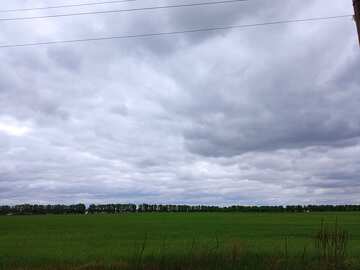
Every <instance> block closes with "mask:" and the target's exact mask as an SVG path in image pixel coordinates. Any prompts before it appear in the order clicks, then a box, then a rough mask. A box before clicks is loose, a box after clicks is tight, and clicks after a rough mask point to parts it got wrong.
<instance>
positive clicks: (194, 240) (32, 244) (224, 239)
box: [0, 213, 360, 269]
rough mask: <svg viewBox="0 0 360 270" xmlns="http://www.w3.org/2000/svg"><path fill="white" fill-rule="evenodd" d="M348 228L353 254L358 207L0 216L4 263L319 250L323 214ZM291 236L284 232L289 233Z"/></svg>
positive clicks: (359, 227)
mask: <svg viewBox="0 0 360 270" xmlns="http://www.w3.org/2000/svg"><path fill="white" fill-rule="evenodd" d="M322 219H323V220H324V221H325V222H326V223H329V224H331V223H334V222H335V221H336V219H338V223H339V224H340V226H341V227H342V228H344V229H346V230H347V231H348V232H349V234H350V242H349V252H348V254H349V255H350V256H351V257H356V256H357V255H360V214H359V213H298V214H286V213H279V214H275V213H269V214H260V213H249V214H247V213H189V214H187V213H176V214H175V213H162V214H160V213H146V214H144V213H143V214H126V215H88V216H50V215H49V216H2V217H0V262H1V264H0V266H2V267H3V269H9V266H10V265H18V266H34V267H35V266H44V265H56V264H58V265H60V264H61V265H64V264H79V265H81V264H87V263H94V262H98V263H116V262H118V261H121V260H123V259H127V258H130V257H131V256H134V254H135V253H136V252H137V251H138V250H139V249H143V253H144V256H148V255H156V254H164V253H166V254H167V255H169V256H171V255H174V256H175V255H176V256H178V255H179V254H180V255H181V254H185V253H187V252H189V250H190V249H201V248H208V249H211V248H215V247H216V249H225V248H226V247H229V246H231V245H233V244H234V243H236V245H237V246H238V247H240V248H241V249H246V250H247V251H251V252H254V253H256V254H263V255H266V254H267V255H271V254H278V253H282V252H284V249H285V246H287V252H289V253H290V254H291V255H300V254H302V253H303V252H304V247H306V252H308V253H310V254H311V253H312V252H315V251H314V244H313V239H312V238H313V236H314V234H315V233H316V232H317V231H318V229H319V227H320V224H321V220H322ZM286 239H287V240H286Z"/></svg>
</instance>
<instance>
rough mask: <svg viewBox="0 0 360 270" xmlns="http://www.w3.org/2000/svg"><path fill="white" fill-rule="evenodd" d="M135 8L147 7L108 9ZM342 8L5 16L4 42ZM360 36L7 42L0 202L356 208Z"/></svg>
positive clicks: (250, 32)
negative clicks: (35, 44) (13, 45)
mask: <svg viewBox="0 0 360 270" xmlns="http://www.w3.org/2000/svg"><path fill="white" fill-rule="evenodd" d="M177 2H179V3H180V2H181V1H177ZM49 3H50V2H47V1H41V3H39V1H21V0H18V1H13V2H11V3H6V4H4V6H3V7H2V8H3V9H6V8H13V7H21V6H41V5H44V6H45V5H48V4H49ZM166 4H168V2H167V1H159V2H157V3H156V5H166ZM143 5H144V6H151V5H155V4H153V3H151V4H148V3H146V4H144V3H142V2H137V3H128V4H122V5H116V7H120V6H121V7H124V8H125V7H132V6H143ZM110 8H114V6H111V7H109V9H110ZM351 8H352V7H351V3H350V1H349V3H344V2H339V1H327V2H326V9H324V0H318V1H313V2H311V3H309V2H307V3H305V2H303V1H297V0H293V1H286V3H284V1H278V0H276V1H275V0H274V1H271V3H270V2H267V1H265V2H261V3H260V2H257V1H251V2H250V1H249V2H246V3H241V4H240V3H239V4H228V5H219V6H213V7H204V8H186V9H185V8H184V9H173V10H161V11H153V12H137V13H129V14H113V15H109V16H104V15H99V16H83V17H76V18H75V17H74V18H62V19H49V20H34V21H28V22H25V21H23V22H16V23H15V22H13V23H10V22H6V23H5V22H2V23H1V25H0V27H1V30H2V31H0V41H1V43H6V44H8V43H16V42H29V41H47V40H62V39H64V40H66V39H77V38H87V37H97V36H111V35H123V34H141V33H150V32H164V31H178V30H186V29H192V28H198V27H208V26H222V25H230V24H231V25H237V24H245V23H258V22H265V21H272V20H279V19H289V18H305V17H317V16H328V15H337V14H345V13H346V14H348V13H349V12H351ZM93 9H94V7H93V8H87V9H86V10H93ZM99 9H104V10H106V9H107V8H106V7H101V8H100V7H99ZM73 11H74V12H75V10H73ZM79 11H85V9H80V10H79ZM51 12H52V13H56V12H58V13H65V12H68V10H58V11H56V12H55V11H51ZM31 14H44V15H45V14H47V13H46V11H43V12H40V13H37V12H33V13H29V15H31ZM7 15H9V17H10V16H12V15H13V16H15V14H12V15H11V14H7ZM4 16H5V15H4ZM334 37H336V38H334ZM356 42H357V41H356V36H355V32H354V25H353V22H352V21H351V20H350V19H349V20H348V21H346V20H339V21H333V22H324V23H320V22H318V23H302V24H293V25H279V26H272V27H258V28H254V29H246V30H244V31H235V30H228V31H221V32H209V33H204V34H189V35H178V36H172V37H157V38H140V39H133V40H114V41H111V42H110V41H107V42H91V43H81V44H61V45H54V46H40V47H34V48H17V49H2V50H1V51H0V60H1V63H2V64H1V65H0V204H3V203H10V204H14V203H23V202H41V203H76V202H79V201H83V202H86V203H90V202H136V203H142V202H154V203H191V204H197V203H204V204H221V205H224V204H235V203H241V204H286V203H360V201H359V197H358V194H359V191H360V190H359V180H360V179H359V178H358V176H359V171H358V169H357V168H358V167H359V166H358V165H359V162H360V143H359V135H360V121H359V120H358V119H360V117H359V116H360V115H359V112H360V110H359V109H358V108H359V107H360V106H359V105H360V104H359V103H360V96H359V91H358V90H359V89H360V80H359V76H357V72H356V71H357V70H358V69H359V68H360V66H359V50H358V48H357V44H356Z"/></svg>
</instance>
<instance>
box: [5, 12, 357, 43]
mask: <svg viewBox="0 0 360 270" xmlns="http://www.w3.org/2000/svg"><path fill="white" fill-rule="evenodd" d="M352 17H353V15H352V14H351V15H349V14H346V15H338V16H329V17H316V18H306V19H293V20H282V21H272V22H264V23H256V24H242V25H229V26H220V27H208V28H197V29H189V30H182V31H171V32H159V33H145V34H134V35H122V36H110V37H97V38H84V39H72V40H58V41H44V42H30V43H19V44H9V45H0V49H2V48H15V47H31V46H41V45H54V44H61V43H77V42H90V41H100V40H113V39H132V38H146V37H158V36H171V35H179V34H186V33H200V32H211V31H221V30H228V29H240V28H251V27H259V26H266V25H277V24H290V23H299V22H314V21H327V20H334V19H340V18H352Z"/></svg>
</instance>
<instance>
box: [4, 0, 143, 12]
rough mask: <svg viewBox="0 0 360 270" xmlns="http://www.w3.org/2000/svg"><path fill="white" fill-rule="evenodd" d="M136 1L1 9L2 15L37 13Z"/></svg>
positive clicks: (115, 0) (133, 0) (123, 0)
mask: <svg viewBox="0 0 360 270" xmlns="http://www.w3.org/2000/svg"><path fill="white" fill-rule="evenodd" d="M136 1H137V0H114V1H103V2H89V3H79V4H67V5H57V6H45V7H30V8H16V9H0V13H8V12H22V11H37V10H46V9H59V8H73V7H83V6H98V5H107V4H119V3H126V2H136Z"/></svg>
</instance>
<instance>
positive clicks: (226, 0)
mask: <svg viewBox="0 0 360 270" xmlns="http://www.w3.org/2000/svg"><path fill="white" fill-rule="evenodd" d="M246 1H250V0H221V1H208V2H199V3H189V4H174V5H166V6H154V7H140V8H127V9H112V10H102V11H89V12H76V13H63V14H54V15H41V16H26V17H13V18H0V22H1V21H19V20H35V19H46V18H59V17H72V16H83V15H95V14H111V13H122V12H135V11H149V10H160V9H171V8H184V7H198V6H210V5H221V4H230V3H237V2H246Z"/></svg>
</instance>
